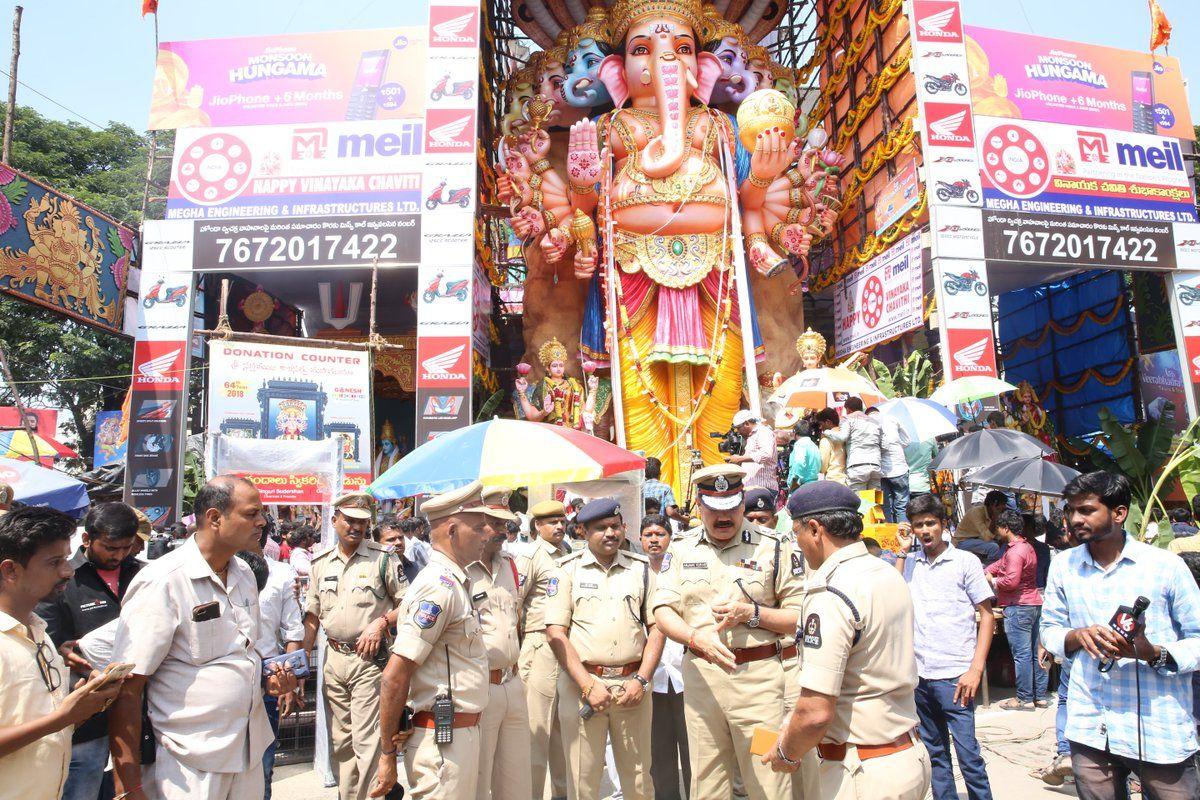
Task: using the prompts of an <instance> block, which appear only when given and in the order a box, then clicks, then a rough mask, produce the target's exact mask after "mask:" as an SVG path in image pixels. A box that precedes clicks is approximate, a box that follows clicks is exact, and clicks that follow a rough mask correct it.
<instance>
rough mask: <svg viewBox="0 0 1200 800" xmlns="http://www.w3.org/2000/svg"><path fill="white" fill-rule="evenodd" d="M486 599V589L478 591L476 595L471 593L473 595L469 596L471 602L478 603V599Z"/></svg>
mask: <svg viewBox="0 0 1200 800" xmlns="http://www.w3.org/2000/svg"><path fill="white" fill-rule="evenodd" d="M486 599H487V592H486V591H484V592H480V593H479V594H477V595H473V596H472V597H471V602H472V603H478V602H479V601H480V600H486Z"/></svg>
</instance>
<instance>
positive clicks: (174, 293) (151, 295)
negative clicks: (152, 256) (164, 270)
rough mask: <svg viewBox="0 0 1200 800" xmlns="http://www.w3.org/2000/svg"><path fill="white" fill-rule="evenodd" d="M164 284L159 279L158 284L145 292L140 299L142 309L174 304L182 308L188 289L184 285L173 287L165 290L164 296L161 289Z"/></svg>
mask: <svg viewBox="0 0 1200 800" xmlns="http://www.w3.org/2000/svg"><path fill="white" fill-rule="evenodd" d="M165 283H166V281H165V280H163V279H162V278H160V279H159V280H158V283H156V284H154V285H153V286H151V287H150V291H148V292H146V294H145V295H144V296H143V297H142V306H143V307H145V308H154V306H155V305H157V304H158V303H174V304H175V305H177V306H179V307H181V308H182V307H183V304H184V303H186V302H187V295H188V287H187V286H186V285H185V286H173V287H171V288H170V289H167V290H166V295H165V296H164V295H163V291H162V288H163V285H164V284H165Z"/></svg>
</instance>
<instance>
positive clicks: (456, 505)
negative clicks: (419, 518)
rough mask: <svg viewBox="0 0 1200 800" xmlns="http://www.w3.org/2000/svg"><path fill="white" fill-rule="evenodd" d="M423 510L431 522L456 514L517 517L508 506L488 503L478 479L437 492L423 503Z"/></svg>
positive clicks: (504, 517) (509, 518) (508, 519)
mask: <svg viewBox="0 0 1200 800" xmlns="http://www.w3.org/2000/svg"><path fill="white" fill-rule="evenodd" d="M421 512H422V513H423V514H425V517H426V518H427V519H428V520H429V521H430V522H431V523H432V522H434V521H435V520H439V519H444V518H446V517H449V516H453V515H455V514H484V515H486V516H489V517H494V518H495V519H502V520H505V521H509V522H512V521H515V520H516V519H517V515H516V514H514V513H512V512H511V511H509V510H508V509H507V508H501V507H500V506H499V505H491V504H488V503H487V502H486V501H485V500H484V498H483V484H482V483H480V482H479V481H478V480H475V481H471V483H469V484H467V485H466V486H464V487H462V488H461V489H452V490H451V491H449V492H442V493H441V494H435V495H434V496H433V497H431V498H429V499H428V500H426V501H425V502H424V503H422V504H421Z"/></svg>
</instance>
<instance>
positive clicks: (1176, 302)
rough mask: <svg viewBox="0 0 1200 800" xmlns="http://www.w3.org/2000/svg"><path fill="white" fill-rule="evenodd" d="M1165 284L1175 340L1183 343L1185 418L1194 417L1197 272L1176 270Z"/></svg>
mask: <svg viewBox="0 0 1200 800" xmlns="http://www.w3.org/2000/svg"><path fill="white" fill-rule="evenodd" d="M1167 286H1168V287H1169V288H1170V291H1171V305H1172V309H1171V310H1172V314H1171V316H1172V318H1173V319H1174V320H1175V341H1177V342H1182V343H1183V347H1181V348H1180V350H1179V366H1180V370H1181V372H1182V376H1183V383H1184V385H1185V386H1186V387H1187V401H1188V418H1189V419H1195V418H1196V414H1197V406H1198V402H1197V401H1198V399H1200V398H1198V395H1200V272H1176V273H1174V274H1173V275H1171V277H1170V280H1169V281H1168V282H1167Z"/></svg>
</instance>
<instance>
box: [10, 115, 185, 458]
mask: <svg viewBox="0 0 1200 800" xmlns="http://www.w3.org/2000/svg"><path fill="white" fill-rule="evenodd" d="M3 108H4V104H3V103H0V111H3ZM148 153H149V140H148V139H147V138H146V137H145V136H143V135H141V134H139V133H138V132H136V131H134V130H133V129H132V128H130V127H129V126H127V125H122V124H119V123H115V122H110V123H109V124H108V127H106V128H104V129H102V130H95V129H93V128H90V127H88V126H86V125H83V124H81V123H78V122H62V121H59V120H54V119H50V118H48V117H44V116H42V115H41V114H39V113H38V112H36V111H34V110H33V109H31V108H25V107H22V106H18V107H17V113H16V124H15V126H14V129H13V144H12V155H11V158H10V163H11V165H12V166H14V167H16V168H17V169H19V170H21V171H22V172H24V173H26V174H28V175H30V176H31V177H34V178H37V179H38V180H39V181H41V182H43V183H45V184H47V185H48V186H51V187H53V188H54V189H55V190H56V191H59V192H61V193H63V194H66V195H69V196H71V197H73V198H75V199H76V200H79V201H80V202H83V203H86V204H87V205H89V206H91V207H92V208H95V209H96V210H98V211H101V212H103V213H105V214H108V215H109V216H111V217H114V218H115V219H117V220H120V221H122V222H124V223H125V224H127V225H131V226H136V225H137V224H138V223H139V221H140V217H141V206H142V194H143V190H144V185H145V179H146V161H147V157H148ZM169 169H170V165H169V163H165V162H164V163H162V164H160V166H159V169H158V174H156V179H159V180H161V179H163V178H165V176H166V173H167V172H168V171H169ZM164 185H165V184H164ZM0 344H3V345H4V349H5V351H6V352H7V353H8V357H9V360H10V362H11V366H12V370H13V378H14V380H16V381H17V382H18V387H17V388H18V390H19V391H20V394H21V399H22V400H23V401H24V402H25V403H26V404H29V405H43V404H48V405H54V406H59V407H61V408H64V409H66V411H67V413H68V414H69V416H70V418H69V419H68V420H67V424H66V428H67V430H68V432H70V433H73V434H75V436H76V437H77V440H78V442H79V451H80V454H81V455H83V456H84V457H90V456H91V453H92V448H93V441H94V435H95V430H94V426H95V417H96V412H97V411H100V410H102V409H104V408H116V407H118V406H119V405H120V403H121V400H122V398H123V397H124V393H125V390H126V389H128V387H129V381H130V378H129V375H130V371H131V369H132V343H131V342H130V340H129V339H127V338H125V337H123V336H119V335H117V334H114V333H109V332H107V331H104V330H101V329H98V328H92V327H89V326H87V325H82V324H80V323H77V322H74V321H72V320H69V319H67V318H66V317H64V316H63V315H61V314H56V313H54V312H52V311H49V310H47V309H44V308H41V307H39V306H35V305H32V304H30V303H26V302H24V301H22V300H17V299H14V298H12V297H11V296H9V295H3V294H0ZM110 376H112V377H110ZM0 401H2V402H3V404H5V405H11V404H12V401H13V398H12V395H11V392H10V391H9V390H8V389H7V387H4V388H3V390H2V391H0ZM75 466H79V465H75Z"/></svg>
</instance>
